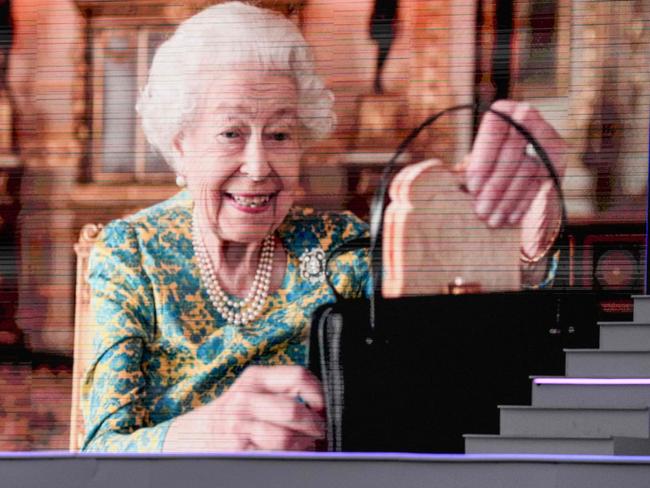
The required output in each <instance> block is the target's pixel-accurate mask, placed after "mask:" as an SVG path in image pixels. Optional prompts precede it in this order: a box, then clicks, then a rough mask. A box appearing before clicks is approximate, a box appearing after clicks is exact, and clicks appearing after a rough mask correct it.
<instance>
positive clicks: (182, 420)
mask: <svg viewBox="0 0 650 488" xmlns="http://www.w3.org/2000/svg"><path fill="white" fill-rule="evenodd" d="M324 410H325V407H324V403H323V397H322V392H321V386H320V384H319V382H318V380H317V379H316V378H314V377H313V376H312V375H311V374H310V373H309V371H307V370H306V369H305V368H303V367H301V366H249V367H248V368H246V369H245V370H244V372H243V373H242V374H241V376H240V377H239V378H238V379H237V380H236V381H235V383H234V384H233V385H232V386H231V387H230V388H229V389H228V390H227V391H226V392H225V393H223V394H222V395H221V396H220V397H219V398H217V399H216V400H214V401H213V402H211V403H209V404H207V405H205V406H202V407H199V408H197V409H195V410H193V411H191V412H189V413H186V414H184V415H181V416H180V417H178V418H176V419H175V420H174V421H173V422H172V424H171V427H170V428H169V431H168V433H167V437H166V439H165V444H164V447H163V451H166V452H192V451H193V452H215V451H243V450H249V449H256V450H296V451H307V450H314V449H315V448H316V445H317V443H318V442H319V441H321V440H323V439H324V437H325V428H324V420H323V416H324Z"/></svg>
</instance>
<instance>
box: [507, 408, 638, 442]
mask: <svg viewBox="0 0 650 488" xmlns="http://www.w3.org/2000/svg"><path fill="white" fill-rule="evenodd" d="M499 411H500V419H501V429H500V433H501V435H504V436H509V437H512V436H515V437H527V436H529V437H575V438H578V437H609V436H618V437H640V438H645V439H648V438H650V413H649V412H648V409H647V408H627V409H624V408H556V407H546V408H544V407H542V408H540V407H530V406H510V405H504V406H501V407H499Z"/></svg>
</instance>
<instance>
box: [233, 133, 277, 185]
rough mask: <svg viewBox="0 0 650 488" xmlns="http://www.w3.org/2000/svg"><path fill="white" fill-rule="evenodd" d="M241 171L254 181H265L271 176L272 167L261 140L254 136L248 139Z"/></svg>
mask: <svg viewBox="0 0 650 488" xmlns="http://www.w3.org/2000/svg"><path fill="white" fill-rule="evenodd" d="M239 171H240V172H241V173H242V174H244V175H246V176H248V177H249V178H251V179H253V180H263V179H264V178H266V177H267V176H269V175H270V174H271V171H272V169H271V165H270V164H269V160H268V157H267V154H266V151H265V149H264V144H263V143H262V141H261V140H260V138H258V137H255V136H252V137H250V138H249V139H248V141H247V143H246V150H245V151H244V161H243V163H242V166H241V168H239Z"/></svg>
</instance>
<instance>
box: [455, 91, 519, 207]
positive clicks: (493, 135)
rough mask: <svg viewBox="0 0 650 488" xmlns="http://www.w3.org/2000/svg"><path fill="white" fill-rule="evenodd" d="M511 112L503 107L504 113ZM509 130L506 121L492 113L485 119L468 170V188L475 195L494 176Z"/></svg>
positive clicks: (486, 115)
mask: <svg viewBox="0 0 650 488" xmlns="http://www.w3.org/2000/svg"><path fill="white" fill-rule="evenodd" d="M509 103H513V102H509ZM494 107H496V104H495V105H494ZM509 110H512V109H509V108H508V107H506V106H504V107H502V111H503V112H509ZM509 129H510V126H509V125H508V123H507V122H506V121H505V120H503V119H501V118H500V117H498V116H497V115H495V114H493V113H491V112H488V113H486V114H485V116H484V117H483V120H482V121H481V125H480V126H479V129H478V134H477V135H476V140H475V141H474V146H473V147H472V152H471V154H470V157H469V163H468V165H467V169H466V175H467V188H468V190H469V191H470V193H472V194H473V195H476V194H477V193H478V192H479V191H480V190H481V189H482V188H483V185H484V184H485V182H486V181H487V180H488V179H489V177H490V175H491V174H492V171H493V170H494V167H495V165H496V161H497V159H498V156H499V153H500V151H501V146H502V144H503V142H504V141H505V139H506V137H507V135H508V132H509Z"/></svg>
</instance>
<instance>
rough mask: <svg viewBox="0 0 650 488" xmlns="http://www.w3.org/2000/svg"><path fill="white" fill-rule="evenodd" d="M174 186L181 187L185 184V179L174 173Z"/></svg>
mask: <svg viewBox="0 0 650 488" xmlns="http://www.w3.org/2000/svg"><path fill="white" fill-rule="evenodd" d="M176 186H180V187H181V188H184V187H185V186H187V181H186V180H185V177H184V176H183V175H176Z"/></svg>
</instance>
